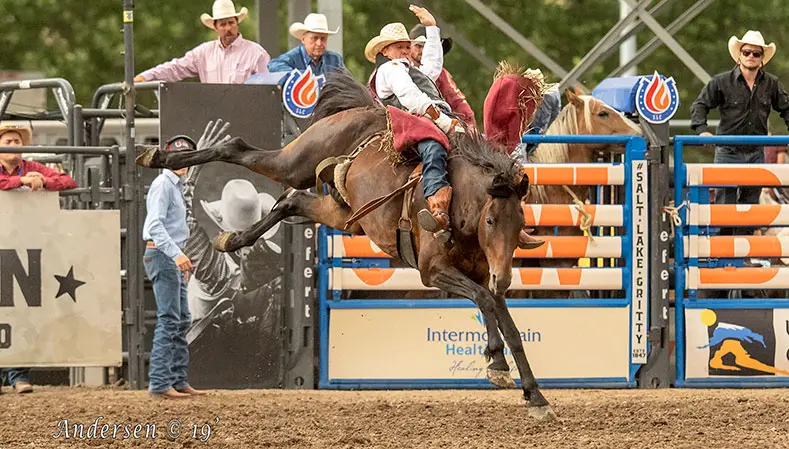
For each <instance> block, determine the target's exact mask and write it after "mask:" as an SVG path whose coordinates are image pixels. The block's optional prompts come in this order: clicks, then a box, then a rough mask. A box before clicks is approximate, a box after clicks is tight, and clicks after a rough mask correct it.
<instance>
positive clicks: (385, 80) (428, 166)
mask: <svg viewBox="0 0 789 449" xmlns="http://www.w3.org/2000/svg"><path fill="white" fill-rule="evenodd" d="M409 9H410V10H411V12H413V13H414V14H415V15H416V16H417V18H418V19H419V21H420V23H421V24H422V25H424V26H425V41H424V49H423V51H422V59H421V65H420V66H419V67H416V66H414V64H412V63H411V61H410V60H409V56H410V52H411V42H412V40H411V38H410V36H409V35H408V31H406V28H405V25H403V24H402V23H390V24H387V25H386V26H384V27H383V28H382V29H381V32H380V33H379V35H378V36H375V37H373V38H372V39H370V41H369V42H368V43H367V45H366V47H365V49H364V56H365V57H366V58H367V60H368V61H370V62H372V63H374V64H375V70H374V71H373V74H372V75H371V77H370V84H369V86H370V90H371V91H372V93H373V96H374V97H377V98H378V99H380V100H381V102H382V103H383V104H384V105H386V106H392V107H395V108H399V109H403V110H406V111H408V112H410V113H411V114H415V115H418V116H425V117H428V118H430V119H431V120H432V121H433V122H434V123H435V124H436V126H438V128H439V129H441V131H443V132H444V133H445V134H447V135H449V134H450V133H453V132H454V133H465V132H466V130H465V129H464V128H463V126H462V125H461V124H460V122H459V121H458V120H457V119H455V118H452V117H450V116H449V115H448V114H451V113H452V109H451V108H450V106H449V104H447V102H446V101H445V100H444V98H443V97H442V95H441V93H440V91H439V90H438V88H437V87H436V79H438V77H439V76H440V75H441V72H442V69H443V65H444V55H443V51H442V47H441V35H440V30H439V28H438V26H436V20H435V18H433V15H432V14H430V12H429V11H428V10H427V9H425V8H420V7H418V6H414V5H411V6H410V7H409ZM447 151H448V148H445V147H444V146H443V145H442V144H441V143H439V142H438V141H437V140H436V139H432V138H424V139H423V140H421V141H419V142H418V144H417V152H418V155H419V158H420V159H421V161H422V164H423V168H422V176H423V181H422V182H423V189H424V194H425V199H426V200H427V204H428V207H429V208H430V210H429V211H428V210H427V209H422V210H421V211H419V214H418V215H417V216H418V219H419V224H420V226H422V228H423V229H425V230H426V231H428V232H432V233H434V236H435V237H436V238H437V239H438V240H439V241H440V242H443V243H446V242H447V241H449V237H450V233H449V229H450V219H449V206H450V203H451V201H452V187H451V186H450V185H449V181H448V180H447ZM542 244H543V242H542V241H540V240H537V239H535V238H533V237H531V236H530V235H528V234H526V233H525V232H522V233H521V240H520V243H519V246H521V247H522V248H535V247H537V246H540V245H542Z"/></svg>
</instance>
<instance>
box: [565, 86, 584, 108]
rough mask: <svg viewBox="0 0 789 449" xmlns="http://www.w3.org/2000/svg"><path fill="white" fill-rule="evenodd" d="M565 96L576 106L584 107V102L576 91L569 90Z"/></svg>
mask: <svg viewBox="0 0 789 449" xmlns="http://www.w3.org/2000/svg"><path fill="white" fill-rule="evenodd" d="M564 94H565V95H566V96H567V101H568V102H569V103H571V104H574V105H576V106H583V104H584V101H583V100H582V99H581V98H580V97H579V94H578V93H576V91H575V90H574V89H567V90H566V91H565V92H564Z"/></svg>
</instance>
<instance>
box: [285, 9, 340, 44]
mask: <svg viewBox="0 0 789 449" xmlns="http://www.w3.org/2000/svg"><path fill="white" fill-rule="evenodd" d="M338 31H340V27H337V29H336V30H334V31H332V30H330V29H329V22H328V21H327V20H326V16H324V15H323V14H315V13H311V14H307V17H306V18H305V19H304V22H303V23H302V22H294V23H293V25H291V26H290V35H291V36H293V37H295V38H296V39H301V36H304V33H308V32H309V33H320V34H337V32H338Z"/></svg>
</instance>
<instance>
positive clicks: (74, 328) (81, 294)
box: [0, 191, 121, 367]
mask: <svg viewBox="0 0 789 449" xmlns="http://www.w3.org/2000/svg"><path fill="white" fill-rule="evenodd" d="M0 204H2V208H0V367H14V366H113V365H120V364H121V279H120V212H119V211H95V210H91V211H87V210H73V211H72V210H63V211H61V210H60V206H59V201H58V194H57V193H56V192H30V191H9V192H0Z"/></svg>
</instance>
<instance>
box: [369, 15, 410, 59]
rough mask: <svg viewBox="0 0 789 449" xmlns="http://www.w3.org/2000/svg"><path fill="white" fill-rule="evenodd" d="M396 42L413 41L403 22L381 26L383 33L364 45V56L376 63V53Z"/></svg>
mask: <svg viewBox="0 0 789 449" xmlns="http://www.w3.org/2000/svg"><path fill="white" fill-rule="evenodd" d="M395 42H411V37H409V36H408V31H407V30H406V29H405V25H403V24H402V23H399V22H398V23H389V24H387V25H386V26H384V27H383V28H381V33H380V34H379V35H378V36H375V37H374V38H372V39H370V42H368V43H367V46H365V47H364V57H365V58H367V60H368V61H370V62H372V63H374V62H375V55H377V54H378V53H379V52H380V51H381V50H382V49H383V48H384V47H386V46H387V45H389V44H394V43H395Z"/></svg>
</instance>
